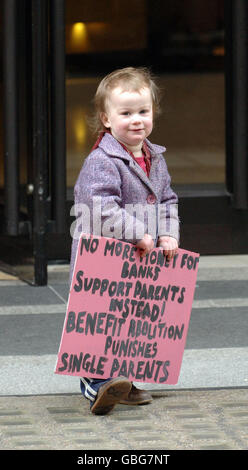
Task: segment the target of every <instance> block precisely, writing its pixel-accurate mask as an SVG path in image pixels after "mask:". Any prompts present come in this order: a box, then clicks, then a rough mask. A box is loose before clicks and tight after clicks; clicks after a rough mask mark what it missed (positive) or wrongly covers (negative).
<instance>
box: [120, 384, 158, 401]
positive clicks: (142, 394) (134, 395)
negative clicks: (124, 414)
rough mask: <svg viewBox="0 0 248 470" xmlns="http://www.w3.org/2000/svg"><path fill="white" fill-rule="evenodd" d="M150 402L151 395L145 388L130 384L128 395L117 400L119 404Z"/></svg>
mask: <svg viewBox="0 0 248 470" xmlns="http://www.w3.org/2000/svg"><path fill="white" fill-rule="evenodd" d="M151 402H152V396H151V395H150V393H149V392H146V391H145V390H140V389H138V388H136V387H135V385H132V388H131V390H130V392H129V393H128V395H127V396H126V397H125V398H124V399H123V398H122V399H121V400H120V401H119V403H120V404H121V405H148V403H151Z"/></svg>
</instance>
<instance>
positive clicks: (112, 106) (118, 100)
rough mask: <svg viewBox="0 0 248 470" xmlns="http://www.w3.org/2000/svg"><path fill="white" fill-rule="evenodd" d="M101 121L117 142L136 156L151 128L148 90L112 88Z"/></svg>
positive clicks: (151, 115) (149, 94)
mask: <svg viewBox="0 0 248 470" xmlns="http://www.w3.org/2000/svg"><path fill="white" fill-rule="evenodd" d="M102 121H103V124H104V125H105V127H107V128H109V129H111V132H112V135H113V136H114V137H115V138H116V139H117V140H118V141H120V142H121V143H123V144H125V145H126V146H127V148H128V149H129V150H131V151H134V152H135V153H136V154H138V153H140V152H141V148H142V144H143V141H144V139H145V138H146V137H148V136H149V135H150V133H151V132H152V128H153V109H152V97H151V92H150V90H149V89H148V88H142V89H141V90H140V91H139V92H136V91H124V90H123V89H122V88H120V87H117V88H114V89H113V90H112V91H111V93H110V95H109V97H108V98H107V100H106V112H105V113H102Z"/></svg>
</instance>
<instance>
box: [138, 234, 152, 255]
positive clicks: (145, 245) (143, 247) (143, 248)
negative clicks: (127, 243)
mask: <svg viewBox="0 0 248 470" xmlns="http://www.w3.org/2000/svg"><path fill="white" fill-rule="evenodd" d="M137 247H138V248H139V251H140V257H141V258H143V257H144V256H146V255H147V253H149V252H150V251H151V250H152V249H153V248H154V241H153V239H152V237H151V235H149V234H148V233H145V235H144V237H143V238H142V240H140V241H139V242H138V243H137Z"/></svg>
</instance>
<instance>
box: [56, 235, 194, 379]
mask: <svg viewBox="0 0 248 470" xmlns="http://www.w3.org/2000/svg"><path fill="white" fill-rule="evenodd" d="M198 262H199V255H198V254H196V253H192V252H189V251H185V250H182V249H179V250H178V253H177V254H176V255H175V257H174V258H173V259H172V260H171V261H170V262H168V261H166V258H165V256H164V254H163V251H162V250H160V249H159V248H156V249H154V250H152V251H151V252H150V253H149V254H148V255H147V256H145V257H144V258H140V256H139V251H138V249H137V248H136V246H134V245H131V244H130V243H125V242H122V241H119V240H116V239H112V238H101V237H93V236H91V237H87V236H85V235H84V236H82V237H81V239H80V240H79V244H78V251H77V258H76V262H75V267H74V274H73V278H72V283H71V289H70V294H69V299H68V305H67V312H66V317H65V322H64V327H63V332H62V338H61V343H60V348H59V352H58V358H57V364H56V369H55V373H57V374H66V375H77V376H81V377H95V378H110V377H116V376H119V375H123V376H126V377H128V378H129V380H131V381H136V382H152V383H160V384H163V383H166V384H176V383H177V381H178V377H179V373H180V368H181V363H182V358H183V352H184V348H185V342H186V337H187V331H188V325H189V321H190V314H191V308H192V302H193V297H194V290H195V283H196V277H197V269H198Z"/></svg>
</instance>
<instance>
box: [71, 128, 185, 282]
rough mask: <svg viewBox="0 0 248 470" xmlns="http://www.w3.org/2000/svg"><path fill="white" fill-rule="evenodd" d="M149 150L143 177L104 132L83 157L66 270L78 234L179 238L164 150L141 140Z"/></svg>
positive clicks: (130, 238)
mask: <svg viewBox="0 0 248 470" xmlns="http://www.w3.org/2000/svg"><path fill="white" fill-rule="evenodd" d="M146 143H147V145H148V148H149V150H150V153H151V170H150V175H149V178H148V176H147V175H146V174H145V172H144V171H143V170H142V168H141V167H140V166H139V164H138V163H136V162H135V160H134V159H133V158H132V156H131V155H130V154H129V153H128V152H126V151H125V149H124V148H123V147H122V145H120V143H119V142H118V141H117V140H116V139H115V138H114V137H113V136H112V135H111V134H109V133H106V134H105V135H104V136H103V138H102V140H101V141H100V143H99V146H98V148H97V149H95V150H93V151H92V152H91V153H90V154H89V156H88V157H87V158H86V160H85V162H84V165H83V167H82V169H81V171H80V173H79V176H78V179H77V181H76V184H75V188H74V197H75V206H74V213H73V215H75V216H76V217H77V222H76V229H75V225H74V229H75V231H74V236H73V242H72V250H71V274H70V277H71V276H72V272H73V267H74V263H75V256H76V251H77V245H78V237H79V234H80V232H84V233H93V234H95V235H97V236H101V235H102V236H107V237H110V238H117V239H120V240H125V241H128V242H130V243H134V244H135V243H137V241H138V240H139V239H141V238H143V235H144V234H145V233H149V234H151V235H152V236H153V239H154V241H155V244H156V242H157V239H158V237H159V236H162V235H169V236H171V237H174V238H176V239H177V240H179V220H178V212H177V203H178V199H177V195H176V194H175V193H174V192H173V191H172V189H171V187H170V182H171V178H170V175H169V173H168V170H167V165H166V163H165V159H164V157H163V152H165V150H166V149H165V148H164V147H161V146H159V145H154V144H152V143H151V142H149V140H147V139H146Z"/></svg>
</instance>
